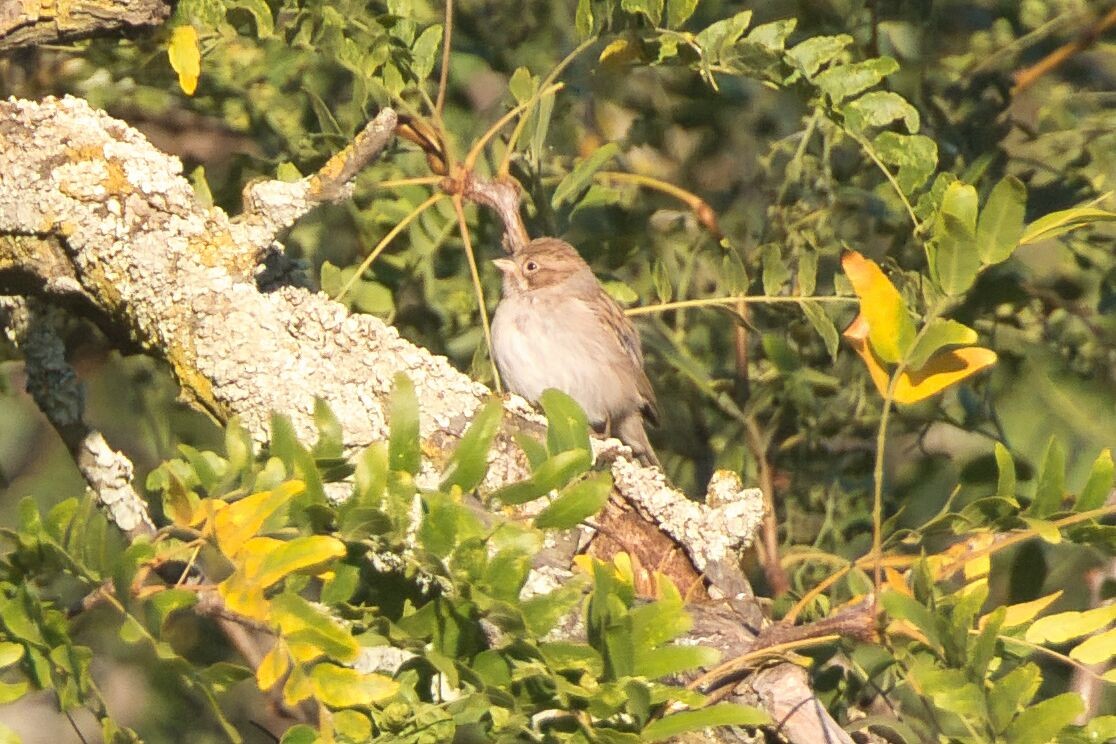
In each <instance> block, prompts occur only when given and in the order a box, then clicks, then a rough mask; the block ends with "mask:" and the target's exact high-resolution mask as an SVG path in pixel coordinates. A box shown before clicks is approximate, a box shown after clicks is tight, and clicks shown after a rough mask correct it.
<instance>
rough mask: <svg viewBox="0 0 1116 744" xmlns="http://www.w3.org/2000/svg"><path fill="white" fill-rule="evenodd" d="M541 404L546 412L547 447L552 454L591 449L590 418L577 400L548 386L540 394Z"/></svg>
mask: <svg viewBox="0 0 1116 744" xmlns="http://www.w3.org/2000/svg"><path fill="white" fill-rule="evenodd" d="M539 405H541V406H542V409H543V413H545V414H546V448H547V451H549V452H550V454H551V455H557V454H558V453H560V452H565V451H567V450H574V449H580V450H585V451H589V419H588V417H586V415H585V411H584V410H582V408H581V406H579V405H578V404H577V401H575V400H574V399H573V398H571V397H570V396H568V395H566V394H565V393H563V392H562V391H561V390H557V389H555V388H548V389H546V390H544V391H542V394H541V395H540V396H539Z"/></svg>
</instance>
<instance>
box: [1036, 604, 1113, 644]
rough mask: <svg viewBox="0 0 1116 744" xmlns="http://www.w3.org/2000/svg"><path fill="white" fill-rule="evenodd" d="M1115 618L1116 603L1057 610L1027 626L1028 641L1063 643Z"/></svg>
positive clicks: (1097, 628)
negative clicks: (1085, 608) (1081, 609)
mask: <svg viewBox="0 0 1116 744" xmlns="http://www.w3.org/2000/svg"><path fill="white" fill-rule="evenodd" d="M1113 620H1116V604H1112V605H1104V606H1101V607H1096V608H1094V609H1091V610H1086V611H1085V612H1059V613H1057V614H1054V615H1047V616H1046V617H1040V618H1039V619H1038V620H1035V621H1034V622H1033V623H1031V626H1030V627H1029V628H1027V633H1026V635H1025V636H1024V638H1025V639H1026V640H1027V642H1028V643H1065V642H1066V641H1069V640H1073V639H1074V638H1080V637H1081V636H1084V635H1088V634H1090V633H1094V632H1096V631H1098V630H1100V629H1101V628H1104V627H1106V626H1107V625H1108V624H1109V623H1111V622H1112V621H1113Z"/></svg>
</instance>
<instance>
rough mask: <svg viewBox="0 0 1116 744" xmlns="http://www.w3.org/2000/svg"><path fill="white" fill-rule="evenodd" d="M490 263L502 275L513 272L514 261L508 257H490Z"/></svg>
mask: <svg viewBox="0 0 1116 744" xmlns="http://www.w3.org/2000/svg"><path fill="white" fill-rule="evenodd" d="M492 263H493V264H494V265H495V266H496V268H497V269H499V270H500V271H501V273H503V274H504V276H507V275H509V274H515V261H512V260H511V259H510V258H494V259H492Z"/></svg>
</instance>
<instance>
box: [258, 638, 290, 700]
mask: <svg viewBox="0 0 1116 744" xmlns="http://www.w3.org/2000/svg"><path fill="white" fill-rule="evenodd" d="M290 666H291V660H290V657H289V656H287V649H286V644H285V643H283V641H282V640H278V641H276V642H275V645H274V646H272V647H271V650H270V651H268V652H267V654H265V655H264V657H263V660H262V661H260V667H259V669H257V670H256V684H257V685H258V686H259V688H260V689H261V690H270V689H271V688H272V687H274V686H275V683H276V682H278V681H279V680H281V679H282V678H283V675H284V674H286V673H287V670H288V669H289V668H290Z"/></svg>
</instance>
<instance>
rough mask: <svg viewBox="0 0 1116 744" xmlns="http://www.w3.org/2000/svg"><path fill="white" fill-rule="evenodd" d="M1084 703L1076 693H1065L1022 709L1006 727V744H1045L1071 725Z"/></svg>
mask: <svg viewBox="0 0 1116 744" xmlns="http://www.w3.org/2000/svg"><path fill="white" fill-rule="evenodd" d="M1083 710H1085V704H1084V703H1083V702H1082V701H1081V696H1080V695H1078V694H1077V693H1076V692H1067V693H1063V694H1062V695H1058V696H1056V697H1052V698H1050V699H1048V700H1043V701H1042V702H1040V703H1035V704H1034V705H1032V706H1030V707H1028V708H1026V709H1024V710H1023V712H1022V713H1020V714H1019V715H1018V716H1017V717H1016V719H1015V720H1014V721H1013V722H1012V724H1011V725H1010V726H1008V728H1007V730H1006V731H1005V732H1004V739H1005V741H1007V742H1008V744H1046V742H1049V741H1050V740H1051V739H1053V738H1054V737H1055V736H1056V735H1057V734H1058V733H1059V732H1061V730H1062V729H1064V728H1065V727H1066V726H1068V725H1069V724H1071V723H1072V722H1073V719H1075V718H1077V716H1078V715H1080V714H1081V712H1082V711H1083Z"/></svg>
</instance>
